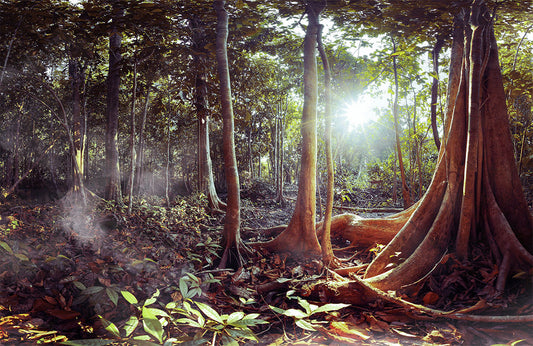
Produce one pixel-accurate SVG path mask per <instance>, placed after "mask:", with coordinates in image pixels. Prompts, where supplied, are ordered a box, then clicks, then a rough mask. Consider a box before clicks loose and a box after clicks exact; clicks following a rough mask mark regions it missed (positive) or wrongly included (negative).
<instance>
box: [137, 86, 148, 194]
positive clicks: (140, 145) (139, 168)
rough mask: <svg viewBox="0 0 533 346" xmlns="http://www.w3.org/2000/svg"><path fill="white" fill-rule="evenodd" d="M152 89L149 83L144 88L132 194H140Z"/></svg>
mask: <svg viewBox="0 0 533 346" xmlns="http://www.w3.org/2000/svg"><path fill="white" fill-rule="evenodd" d="M151 87H152V84H151V81H149V82H148V86H147V87H146V97H145V99H144V110H143V116H142V120H141V128H140V129H139V142H138V143H137V160H136V163H135V171H136V172H135V177H134V178H135V179H134V182H135V183H134V189H133V192H134V193H139V192H140V187H141V181H142V172H143V161H144V129H145V127H146V117H147V114H148V106H149V105H150V89H151Z"/></svg>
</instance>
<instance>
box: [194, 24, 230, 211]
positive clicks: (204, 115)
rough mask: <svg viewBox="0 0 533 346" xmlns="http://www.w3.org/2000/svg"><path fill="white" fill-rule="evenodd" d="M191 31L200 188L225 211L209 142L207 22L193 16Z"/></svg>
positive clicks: (217, 208) (211, 203)
mask: <svg viewBox="0 0 533 346" xmlns="http://www.w3.org/2000/svg"><path fill="white" fill-rule="evenodd" d="M190 26H191V30H192V45H193V47H192V48H193V51H194V55H193V65H194V69H195V71H196V77H195V101H194V106H195V107H196V112H197V117H198V191H200V192H204V193H205V194H206V196H207V199H208V201H209V207H210V208H212V209H215V210H224V209H225V207H226V205H225V204H224V203H223V202H222V201H221V200H220V198H219V197H218V194H217V191H216V188H215V180H214V178H213V164H212V161H211V151H210V145H209V108H208V102H207V71H206V68H207V55H208V51H207V49H206V48H205V46H206V45H207V35H206V33H205V30H206V29H205V24H203V23H202V22H201V21H200V19H198V18H194V19H192V20H191V23H190Z"/></svg>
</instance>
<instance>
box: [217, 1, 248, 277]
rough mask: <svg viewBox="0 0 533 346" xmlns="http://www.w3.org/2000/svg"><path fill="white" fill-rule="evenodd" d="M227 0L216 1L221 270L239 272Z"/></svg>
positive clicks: (237, 176)
mask: <svg viewBox="0 0 533 346" xmlns="http://www.w3.org/2000/svg"><path fill="white" fill-rule="evenodd" d="M225 3H226V2H225V1H224V0H215V1H214V8H215V10H216V14H217V30H216V32H217V36H216V59H217V72H218V78H219V80H220V103H221V109H222V119H223V133H222V136H223V143H222V146H223V156H224V168H225V174H226V186H227V189H228V198H227V207H226V218H225V222H224V231H223V232H224V233H223V237H222V245H223V248H224V252H223V254H222V258H221V259H220V264H219V268H227V267H232V268H239V267H240V266H242V263H243V260H242V256H241V250H242V249H243V247H244V244H243V243H242V242H241V236H240V225H241V205H240V203H241V201H240V187H239V172H238V170H237V158H236V156H235V140H234V133H235V132H234V124H233V106H232V102H231V84H230V75H229V66H228V54H227V40H228V12H226V9H225V8H224V5H225Z"/></svg>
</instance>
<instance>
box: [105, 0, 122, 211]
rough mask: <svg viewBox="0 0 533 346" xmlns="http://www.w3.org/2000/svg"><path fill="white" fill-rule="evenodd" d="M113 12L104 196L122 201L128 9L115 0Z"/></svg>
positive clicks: (120, 202) (110, 38)
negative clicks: (123, 26)
mask: <svg viewBox="0 0 533 346" xmlns="http://www.w3.org/2000/svg"><path fill="white" fill-rule="evenodd" d="M112 6H113V9H112V11H113V16H112V23H111V28H110V32H109V70H108V73H107V108H106V119H107V122H106V141H105V155H106V158H105V173H104V174H105V179H106V187H105V193H104V198H105V199H107V200H113V201H115V202H116V203H118V204H122V203H123V202H122V191H121V186H120V165H119V157H118V148H117V134H118V111H119V94H120V69H121V61H122V54H121V52H120V45H121V41H122V38H121V31H120V23H121V18H122V17H123V15H124V10H123V9H122V6H121V4H120V2H119V1H117V0H113V1H112Z"/></svg>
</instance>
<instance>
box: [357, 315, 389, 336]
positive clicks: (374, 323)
mask: <svg viewBox="0 0 533 346" xmlns="http://www.w3.org/2000/svg"><path fill="white" fill-rule="evenodd" d="M363 315H364V316H365V319H366V322H367V323H368V324H369V325H370V330H371V331H374V332H385V331H388V330H389V324H388V323H387V322H384V321H380V320H378V319H377V318H376V317H375V316H374V315H371V314H370V313H363Z"/></svg>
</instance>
